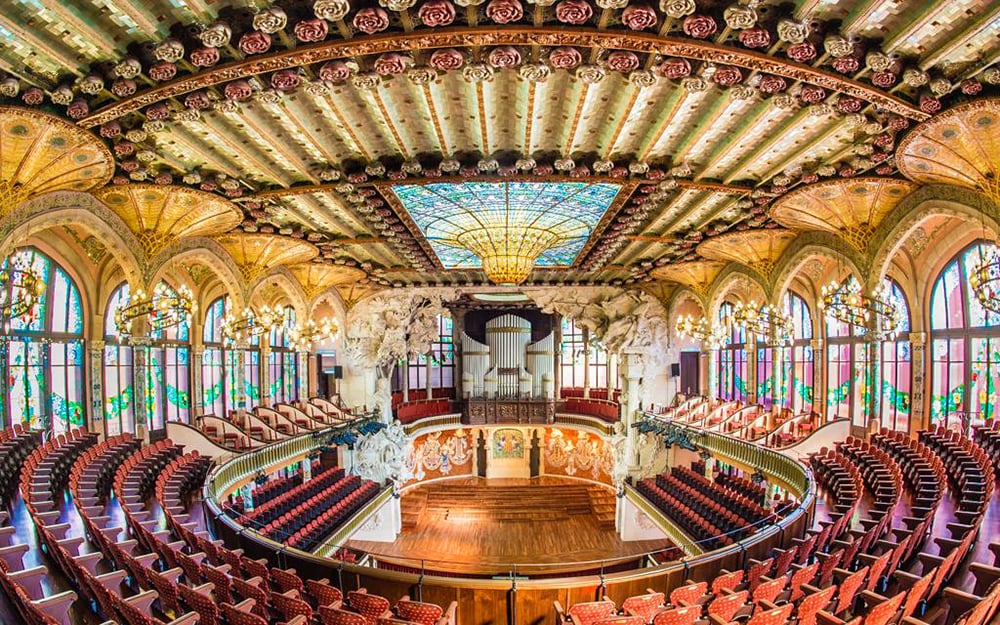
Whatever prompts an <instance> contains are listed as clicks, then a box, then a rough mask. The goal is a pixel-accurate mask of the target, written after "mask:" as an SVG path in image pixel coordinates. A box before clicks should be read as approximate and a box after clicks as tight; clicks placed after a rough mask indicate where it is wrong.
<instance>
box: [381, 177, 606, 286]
mask: <svg viewBox="0 0 1000 625" xmlns="http://www.w3.org/2000/svg"><path fill="white" fill-rule="evenodd" d="M620 189H621V187H620V185H617V184H609V183H595V184H591V183H586V182H461V183H453V182H442V183H430V184H419V185H418V184H398V185H394V186H393V187H392V191H393V192H394V193H395V194H396V197H397V198H399V200H400V203H401V204H402V205H403V207H404V208H405V209H406V210H407V211H408V212H409V213H410V216H411V217H412V218H413V221H414V222H416V224H417V226H418V227H419V228H420V230H421V231H422V232H423V234H424V236H425V237H426V238H427V240H428V242H429V243H430V245H431V247H432V248H433V250H434V252H435V253H436V254H437V256H438V258H439V259H440V260H441V264H442V265H444V267H445V268H446V269H452V268H468V267H480V266H482V259H481V257H480V256H479V255H477V253H476V252H475V251H473V250H479V251H482V249H483V246H484V242H483V240H482V239H484V238H489V239H492V240H491V241H490V242H489V243H490V245H492V246H493V247H494V248H496V247H498V246H499V245H500V242H499V241H498V239H499V238H500V237H503V236H505V233H506V234H508V235H510V243H511V244H512V245H513V246H515V247H520V248H522V249H521V250H512V251H511V252H510V253H511V254H512V255H513V254H517V253H524V254H528V255H531V254H532V253H533V252H534V251H537V250H529V249H528V248H530V247H531V246H532V245H535V246H536V247H543V248H544V249H542V250H541V252H540V253H539V254H538V255H537V257H535V258H532V260H534V264H535V265H537V266H548V267H559V266H563V267H565V266H569V265H571V264H573V261H574V260H575V259H576V257H577V255H578V254H579V253H580V250H581V249H582V248H583V246H584V244H585V243H586V241H587V238H588V237H589V236H590V234H591V232H592V231H593V229H594V226H596V225H597V223H598V222H599V221H600V220H601V217H602V216H603V215H604V213H605V211H607V209H608V207H609V206H611V203H612V202H613V201H614V199H615V197H616V196H617V195H618V192H619V190H620ZM528 239H535V240H531V241H528ZM522 240H523V241H522Z"/></svg>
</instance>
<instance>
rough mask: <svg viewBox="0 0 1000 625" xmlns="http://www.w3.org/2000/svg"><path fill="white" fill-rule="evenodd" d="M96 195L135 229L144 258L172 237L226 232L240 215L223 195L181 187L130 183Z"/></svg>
mask: <svg viewBox="0 0 1000 625" xmlns="http://www.w3.org/2000/svg"><path fill="white" fill-rule="evenodd" d="M96 195H97V198H98V199H99V200H101V201H102V202H104V203H105V204H106V205H107V206H108V207H109V208H110V209H111V210H113V211H115V213H117V214H118V216H119V217H121V218H122V219H123V220H124V221H125V223H126V224H127V225H128V227H129V229H131V230H132V232H133V233H135V236H136V238H138V239H139V245H141V246H142V252H143V254H145V256H146V258H147V259H151V258H153V257H154V256H155V255H156V254H157V253H159V252H160V251H161V250H162V249H163V248H165V247H166V246H168V245H169V244H171V243H172V242H174V241H178V240H180V239H183V238H186V237H196V236H215V235H217V234H223V233H225V232H228V231H229V230H232V229H233V228H235V227H236V226H237V225H238V224H239V223H240V219H242V216H243V215H242V213H241V212H240V210H239V209H238V208H236V206H234V205H233V204H232V202H230V201H229V200H227V199H225V198H222V197H220V196H218V195H214V194H210V193H204V192H202V191H195V190H193V189H186V188H184V187H173V186H159V185H147V184H130V185H123V186H116V187H106V188H104V189H101V190H100V191H98V192H97V193H96Z"/></svg>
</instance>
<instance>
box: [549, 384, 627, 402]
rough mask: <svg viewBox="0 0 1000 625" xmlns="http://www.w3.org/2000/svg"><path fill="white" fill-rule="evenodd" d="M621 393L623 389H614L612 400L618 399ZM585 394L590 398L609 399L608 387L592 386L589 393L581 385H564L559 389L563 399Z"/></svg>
mask: <svg viewBox="0 0 1000 625" xmlns="http://www.w3.org/2000/svg"><path fill="white" fill-rule="evenodd" d="M621 394H622V392H621V389H617V388H616V389H614V390H612V392H611V401H618V398H619V397H620V396H621ZM584 396H587V397H589V398H590V399H603V400H607V399H608V389H606V388H603V387H602V388H591V389H590V392H589V393H587V392H586V390H585V389H584V388H582V387H579V386H564V387H563V388H561V389H559V397H560V398H562V399H570V398H572V397H575V398H582V397H584Z"/></svg>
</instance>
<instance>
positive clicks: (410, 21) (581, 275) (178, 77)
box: [0, 0, 1000, 289]
mask: <svg viewBox="0 0 1000 625" xmlns="http://www.w3.org/2000/svg"><path fill="white" fill-rule="evenodd" d="M998 22H1000V7H998V6H997V5H996V3H995V2H991V1H990V0H968V1H967V2H966V3H964V4H963V5H962V10H960V11H958V10H955V9H954V6H952V5H949V4H948V3H929V2H927V0H899V1H898V2H891V3H890V2H888V0H873V2H871V3H869V4H868V10H864V11H853V12H852V11H849V10H848V8H847V7H845V6H844V3H807V4H805V5H801V6H795V7H793V6H792V5H788V4H780V3H778V2H776V1H774V0H763V1H761V2H747V3H743V2H737V1H735V0H733V1H729V0H724V1H722V2H708V1H707V0H663V1H662V2H645V1H642V0H621V1H619V0H536V1H535V2H527V1H525V0H384V1H380V2H378V3H376V2H374V1H373V0H363V1H361V2H354V3H351V2H347V1H346V0H315V1H307V2H288V1H278V2H274V3H269V2H267V0H263V1H259V2H253V3H250V2H245V1H243V0H233V1H229V0H227V1H226V2H212V3H206V2H193V3H177V2H168V1H167V0H150V1H149V2H143V3H139V2H134V1H127V0H119V1H115V2H110V3H109V2H105V1H103V0H80V1H79V2H75V3H72V4H71V5H69V4H67V3H64V2H58V1H57V0H39V1H38V2H28V1H27V0H12V1H11V2H10V3H9V6H8V7H5V11H4V12H3V14H2V15H0V28H2V29H3V31H4V34H5V46H4V47H3V48H0V106H3V107H7V108H12V107H15V106H16V107H20V108H21V109H22V110H24V109H25V107H26V108H27V109H33V110H32V111H31V114H32V115H35V116H36V117H35V118H34V119H40V118H41V117H45V118H49V117H51V118H52V120H53V123H52V126H53V128H55V123H56V121H58V120H56V118H55V117H52V114H53V113H54V114H56V115H58V116H61V117H62V118H64V119H65V120H69V121H72V122H75V124H74V125H70V124H66V122H65V121H59V122H58V123H60V124H63V126H62V127H63V128H64V129H65V128H72V129H74V132H75V133H76V135H74V136H78V137H83V135H82V134H81V132H82V131H81V129H84V130H89V131H91V132H93V133H94V134H93V135H89V134H87V135H86V138H85V139H83V140H84V143H87V141H90V142H93V141H94V138H95V137H97V138H99V139H100V140H101V141H103V146H102V145H100V144H94V146H93V149H94V150H96V151H95V152H94V153H93V155H94V158H95V159H97V160H96V161H94V164H93V165H92V166H87V167H84V168H83V169H86V170H87V171H88V173H87V175H86V179H87V181H86V182H83V181H76V182H73V183H69V184H70V186H69V188H79V189H84V188H87V189H94V188H97V187H99V186H102V185H103V184H104V183H106V182H108V181H110V182H111V183H112V184H113V185H115V186H116V187H126V186H130V185H156V186H160V187H171V186H184V187H188V188H191V189H196V190H199V191H203V192H207V193H212V194H216V195H219V196H223V197H225V198H228V199H229V200H233V201H236V202H238V205H239V206H240V208H241V209H242V217H241V219H240V221H239V223H238V224H237V225H236V226H235V228H234V229H233V230H232V232H233V234H234V236H235V235H238V234H246V235H263V236H274V237H277V238H280V239H284V240H289V241H295V242H299V243H303V244H312V245H313V246H315V249H316V255H317V257H318V261H320V262H322V263H325V264H329V265H331V266H335V267H349V268H351V269H353V270H355V272H364V274H365V277H364V278H362V279H360V280H359V282H365V281H366V282H365V284H364V285H362V286H364V288H366V289H367V288H379V287H385V286H404V285H410V286H413V285H442V286H446V285H447V286H458V285H476V284H482V283H484V282H486V281H487V280H486V277H485V276H484V274H483V271H482V270H481V268H479V267H456V268H454V269H445V268H444V267H443V266H441V263H439V262H438V260H439V259H438V258H437V255H436V253H435V251H434V249H433V245H432V243H431V242H430V241H428V240H427V238H426V237H425V236H424V235H423V234H422V232H421V231H420V229H419V228H418V227H417V226H416V224H415V223H413V222H412V220H410V219H409V217H408V216H407V215H406V213H405V211H404V210H401V208H402V207H401V206H400V205H399V203H398V202H397V201H396V200H395V196H394V194H392V193H391V191H389V190H388V189H389V187H391V186H392V185H400V184H426V183H429V182H430V183H434V182H443V181H444V180H446V179H448V180H452V181H458V182H465V181H476V182H493V183H500V182H522V181H524V180H525V179H527V178H530V179H532V180H534V181H537V182H546V183H557V182H558V183H561V182H567V181H577V182H585V183H591V184H596V183H607V184H617V185H621V191H620V192H619V194H618V196H617V197H616V201H615V204H614V205H612V206H610V207H608V209H607V210H606V211H605V213H604V216H603V217H602V219H601V222H599V223H598V224H597V225H596V226H595V227H594V228H593V230H592V232H591V234H590V236H589V238H588V239H587V240H586V242H585V243H584V244H583V246H582V247H581V248H580V250H579V252H578V253H577V255H576V257H575V258H574V260H573V262H572V263H571V264H569V265H568V266H566V267H546V266H535V268H534V270H533V271H532V272H531V273H530V275H529V276H528V277H527V278H526V283H528V284H535V285H547V284H599V285H630V284H635V283H645V282H648V281H651V280H658V279H662V278H657V276H658V275H659V276H662V275H663V273H662V271H660V270H661V269H663V268H665V267H668V266H670V265H673V264H675V263H679V262H694V261H701V260H704V258H703V256H702V255H701V254H700V252H699V251H698V250H699V249H700V247H699V246H700V245H702V244H703V243H705V242H706V241H709V240H712V239H716V238H719V237H727V236H730V235H731V234H732V233H746V232H753V231H761V230H774V229H775V228H777V224H776V222H775V221H774V220H773V219H772V214H771V213H770V210H771V207H772V205H773V204H774V203H775V202H776V200H779V199H780V198H781V197H782V196H784V195H785V194H786V193H788V192H790V191H793V190H794V189H795V188H796V187H798V186H800V185H814V184H816V183H819V182H822V181H828V180H856V179H858V178H862V177H868V176H873V175H877V176H880V177H892V176H894V175H895V174H896V173H897V160H901V161H902V160H907V159H909V160H907V162H908V163H910V164H909V165H906V164H900V165H899V167H900V168H901V169H902V171H903V173H904V174H906V175H907V176H909V177H911V178H912V179H913V180H914V181H916V182H918V183H921V184H923V183H926V182H928V181H932V177H930V176H929V174H928V173H927V172H917V171H916V170H915V169H914V167H915V166H916V165H915V163H917V161H919V160H920V159H921V158H924V159H925V160H926V155H921V154H919V153H918V152H917V151H915V150H917V148H918V146H922V147H919V149H920V150H923V149H926V148H927V145H929V144H926V143H921V142H920V141H918V140H916V139H913V138H912V137H914V136H915V135H916V134H921V135H926V132H929V131H931V129H934V132H937V131H940V132H942V133H948V132H950V131H949V130H948V126H947V124H946V123H945V122H943V121H940V120H943V118H944V116H939V117H932V116H935V115H938V114H939V113H942V112H943V111H947V110H949V109H950V110H953V111H955V113H954V114H955V115H956V116H957V117H955V119H956V120H957V119H958V118H960V117H961V118H962V119H963V120H964V121H962V122H960V123H962V124H966V123H971V124H975V123H977V121H976V118H975V117H970V116H969V115H972V114H971V113H969V114H967V113H965V112H963V111H972V110H980V109H977V108H976V107H982V106H984V105H981V104H976V102H977V101H979V102H989V101H991V100H989V98H991V97H994V96H996V95H997V92H998V89H1000V67H998V66H997V63H996V59H997V58H1000V56H998V53H1000V40H998V39H997V37H996V32H995V28H992V27H991V26H992V25H993V24H996V23H998ZM969 99H972V103H970V104H963V102H964V101H966V100H969ZM985 106H987V107H989V106H991V105H985ZM952 107H954V108H952ZM963 116H964V117H963ZM928 119H930V121H928ZM956 123H959V122H956ZM918 124H923V125H921V126H920V128H921V129H923V130H921V131H920V132H916V133H915V132H914V131H909V129H910V128H912V127H914V126H917V125H918ZM0 128H2V132H4V133H6V132H8V130H7V126H3V125H2V124H0ZM908 131H909V132H908ZM925 131H926V132H925ZM47 132H48V131H47ZM52 132H58V131H57V130H53V131H52ZM982 134H986V135H988V134H989V133H988V132H987V133H982ZM928 136H929V135H928ZM4 137H6V134H5V135H4ZM946 143H947V141H946ZM9 145H10V144H7V143H5V145H4V146H3V147H2V149H3V150H4V154H3V159H4V164H5V167H6V164H7V163H8V161H9V162H17V160H18V159H17V158H14V157H10V156H8V146H9ZM81 145H82V144H81ZM88 145H90V144H88ZM88 149H90V148H88ZM949 149H951V148H949ZM958 149H959V148H955V150H958ZM987 149H990V148H987ZM953 151H954V150H953ZM992 152H995V150H993V151H992ZM992 152H989V153H992ZM69 153H72V150H70V152H69ZM955 153H956V154H957V153H958V152H955ZM963 154H964V153H963ZM972 154H973V152H969V153H968V154H965V155H964V156H956V157H955V158H958V159H959V160H958V161H955V162H956V163H957V162H959V161H960V160H961V159H963V158H965V157H966V156H971V155H972ZM950 158H952V157H951V156H949V157H947V159H950ZM947 159H945V160H947ZM98 161H101V162H102V163H104V164H103V165H101V166H98V164H97V162H98ZM937 162H944V161H943V160H941V159H938V160H937ZM74 167H75V166H74ZM50 169H51V168H50ZM52 171H55V170H54V169H53V170H52ZM982 171H983V172H984V175H985V172H986V170H982ZM993 171H995V169H994V170H993ZM6 172H7V170H6V169H5V171H4V177H3V178H2V179H0V182H2V183H4V184H6V186H5V187H4V189H5V190H4V193H6V194H8V195H10V194H11V193H12V192H14V191H16V193H17V197H16V198H15V200H16V201H6V204H7V205H8V206H13V205H15V204H16V203H19V202H20V201H22V200H23V197H24V196H23V192H24V187H23V186H17V184H16V181H13V180H10V179H8V176H9V174H7V173H6ZM39 180H40V179H39ZM68 180H69V179H68V178H65V177H60V184H65V183H67V181H68ZM990 180H996V176H994V177H993V178H992V179H991V178H988V177H986V178H983V179H981V180H970V181H964V182H955V184H964V185H965V186H971V187H974V188H978V189H981V190H987V191H988V187H989V185H990V183H989V181H990ZM933 181H937V182H941V181H943V180H942V179H941V178H940V177H939V178H934V179H933ZM73 185H76V186H73ZM43 188H45V187H38V188H36V189H35V191H38V190H39V189H43ZM62 188H67V187H62ZM992 196H993V197H994V198H995V197H996V192H995V191H994V192H992ZM0 199H2V198H0ZM776 214H778V213H776ZM798 227H799V226H796V228H798ZM837 227H840V226H837ZM810 229H813V228H810ZM827 229H828V228H827ZM862 239H863V237H862ZM862 239H858V238H856V242H860V241H862ZM709 249H710V246H709ZM758 264H759V263H758Z"/></svg>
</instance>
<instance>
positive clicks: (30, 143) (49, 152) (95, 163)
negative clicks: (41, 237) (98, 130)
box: [0, 106, 114, 218]
mask: <svg viewBox="0 0 1000 625" xmlns="http://www.w3.org/2000/svg"><path fill="white" fill-rule="evenodd" d="M113 173H114V157H113V156H112V155H111V152H109V151H108V149H107V148H106V147H105V146H104V144H103V143H102V142H101V140H100V139H98V138H97V137H95V136H94V135H92V134H90V133H89V132H87V131H86V130H83V129H82V128H80V127H79V126H76V125H75V124H71V123H69V122H67V121H65V120H62V119H59V118H57V117H54V116H52V115H47V114H45V113H39V112H37V111H31V110H27V109H22V108H17V107H9V106H0V218H2V217H4V216H6V215H9V214H10V213H11V211H13V210H14V209H16V208H17V207H18V206H19V205H21V204H22V203H23V202H25V201H27V200H29V199H31V198H33V197H37V196H39V195H42V194H43V193H49V192H52V191H90V190H93V189H95V188H97V187H100V186H103V185H105V184H107V183H108V182H109V181H110V180H111V176H112V175H113Z"/></svg>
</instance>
